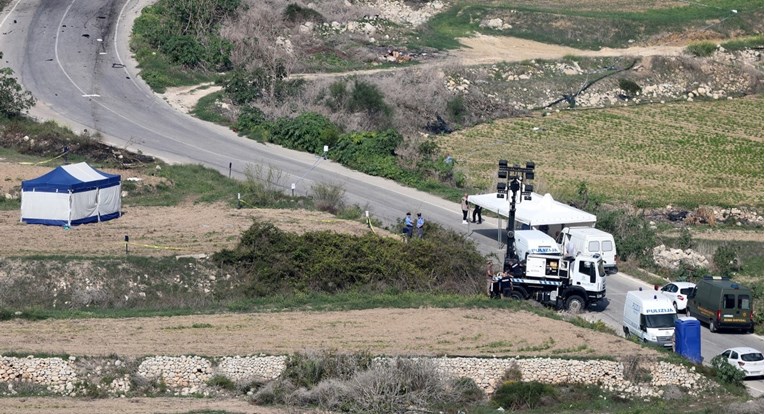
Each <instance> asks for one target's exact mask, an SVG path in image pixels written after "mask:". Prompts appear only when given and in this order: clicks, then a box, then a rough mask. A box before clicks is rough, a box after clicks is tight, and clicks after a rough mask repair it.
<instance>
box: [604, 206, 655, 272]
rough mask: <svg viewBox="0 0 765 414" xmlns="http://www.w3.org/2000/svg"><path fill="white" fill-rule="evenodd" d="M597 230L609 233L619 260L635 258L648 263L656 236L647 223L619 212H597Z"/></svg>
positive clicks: (631, 215) (638, 217)
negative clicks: (614, 243)
mask: <svg viewBox="0 0 765 414" xmlns="http://www.w3.org/2000/svg"><path fill="white" fill-rule="evenodd" d="M596 215H597V216H598V228H599V229H601V230H603V231H607V232H609V233H611V234H612V235H613V236H614V241H615V242H616V251H617V252H618V254H619V258H620V259H621V260H629V259H630V258H636V259H638V260H639V261H641V262H642V263H650V261H651V250H652V249H653V248H654V247H655V246H656V234H655V233H654V231H653V230H652V229H651V228H650V226H649V225H648V222H647V221H646V220H645V219H644V218H642V217H640V216H637V215H634V214H630V213H627V212H625V211H620V210H609V211H597V212H596Z"/></svg>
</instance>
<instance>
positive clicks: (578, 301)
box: [566, 295, 585, 313]
mask: <svg viewBox="0 0 765 414" xmlns="http://www.w3.org/2000/svg"><path fill="white" fill-rule="evenodd" d="M584 306H585V303H584V299H582V297H581V296H579V295H573V296H569V298H568V299H566V309H568V311H569V312H571V313H580V312H581V311H582V310H583V309H584Z"/></svg>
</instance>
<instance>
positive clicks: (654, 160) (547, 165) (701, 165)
mask: <svg viewBox="0 0 765 414" xmlns="http://www.w3.org/2000/svg"><path fill="white" fill-rule="evenodd" d="M762 111H763V103H762V97H761V96H760V97H752V98H748V99H739V100H730V101H715V102H700V103H693V104H689V103H674V104H666V105H652V106H640V107H630V108H611V109H604V110H593V111H577V112H568V111H564V112H560V113H553V114H552V115H551V116H549V117H534V118H526V119H515V120H503V121H497V122H494V123H492V124H487V125H481V126H478V127H475V128H471V129H468V130H464V131H461V132H459V133H455V134H452V135H450V136H447V137H444V138H443V139H442V143H443V145H444V147H445V148H446V150H447V151H450V152H451V153H452V154H453V156H454V157H455V158H456V159H457V160H458V162H459V167H460V168H461V169H462V170H463V171H464V172H465V173H466V175H467V176H468V179H469V181H470V183H471V184H473V185H475V186H476V187H478V188H489V187H491V186H492V185H493V183H494V182H495V181H496V179H495V177H494V176H495V173H496V162H497V160H498V159H501V158H506V159H508V160H510V161H513V162H522V161H525V160H533V161H535V162H536V163H537V167H538V174H537V175H538V176H540V177H544V179H545V181H546V187H547V190H548V191H551V192H554V193H557V194H558V195H562V196H573V195H574V191H575V189H576V186H577V185H578V183H579V182H581V181H586V182H587V183H588V187H589V189H590V191H591V192H592V193H594V194H597V195H600V196H605V197H607V198H608V199H611V200H615V201H627V202H630V201H632V202H634V201H638V202H643V203H646V204H649V205H666V204H688V205H697V204H712V205H714V204H719V205H753V206H756V205H762V202H763V194H762V188H763V162H762V160H763V147H762V142H763V119H762V115H761V114H762ZM477 148H480V150H478V149H477Z"/></svg>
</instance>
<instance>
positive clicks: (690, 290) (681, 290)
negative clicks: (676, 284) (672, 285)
mask: <svg viewBox="0 0 765 414" xmlns="http://www.w3.org/2000/svg"><path fill="white" fill-rule="evenodd" d="M691 292H693V288H685V289H680V293H682V294H683V295H690V294H691Z"/></svg>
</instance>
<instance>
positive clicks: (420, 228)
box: [417, 213, 425, 239]
mask: <svg viewBox="0 0 765 414" xmlns="http://www.w3.org/2000/svg"><path fill="white" fill-rule="evenodd" d="M423 231H425V219H424V218H422V213H417V238H418V239H421V238H422V232H423Z"/></svg>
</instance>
